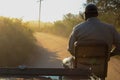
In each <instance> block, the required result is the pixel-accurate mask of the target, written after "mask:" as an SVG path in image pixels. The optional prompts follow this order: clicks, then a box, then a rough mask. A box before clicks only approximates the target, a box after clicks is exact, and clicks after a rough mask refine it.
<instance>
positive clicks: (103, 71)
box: [75, 42, 109, 78]
mask: <svg viewBox="0 0 120 80" xmlns="http://www.w3.org/2000/svg"><path fill="white" fill-rule="evenodd" d="M108 55H109V53H108V46H107V44H105V43H83V42H81V43H79V44H77V45H76V46H75V68H80V67H81V66H82V67H90V68H91V70H92V73H94V74H95V75H96V76H98V77H101V78H102V77H106V76H107V65H108Z"/></svg>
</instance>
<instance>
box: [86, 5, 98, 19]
mask: <svg viewBox="0 0 120 80" xmlns="http://www.w3.org/2000/svg"><path fill="white" fill-rule="evenodd" d="M97 16H98V8H97V7H96V5H94V4H88V5H87V6H86V8H85V20H87V19H88V18H91V17H97Z"/></svg>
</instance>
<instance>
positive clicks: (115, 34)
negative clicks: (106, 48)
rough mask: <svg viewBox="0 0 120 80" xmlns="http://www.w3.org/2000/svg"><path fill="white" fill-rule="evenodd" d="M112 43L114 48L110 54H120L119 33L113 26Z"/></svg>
mask: <svg viewBox="0 0 120 80" xmlns="http://www.w3.org/2000/svg"><path fill="white" fill-rule="evenodd" d="M113 38H114V40H113V44H114V45H115V49H114V50H113V51H112V52H111V54H110V56H115V55H120V34H119V33H118V32H117V31H116V30H115V28H113Z"/></svg>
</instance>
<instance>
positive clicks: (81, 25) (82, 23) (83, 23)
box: [74, 22, 86, 30]
mask: <svg viewBox="0 0 120 80" xmlns="http://www.w3.org/2000/svg"><path fill="white" fill-rule="evenodd" d="M85 23H86V22H81V23H79V24H77V25H76V26H75V27H74V29H75V30H77V29H79V28H81V27H83V26H84V25H85Z"/></svg>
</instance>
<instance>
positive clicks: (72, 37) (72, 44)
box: [68, 28, 76, 56]
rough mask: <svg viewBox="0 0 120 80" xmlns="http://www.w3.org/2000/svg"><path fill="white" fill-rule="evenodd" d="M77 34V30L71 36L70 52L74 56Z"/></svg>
mask: <svg viewBox="0 0 120 80" xmlns="http://www.w3.org/2000/svg"><path fill="white" fill-rule="evenodd" d="M75 36H76V32H75V28H73V31H72V33H71V35H70V39H69V43H68V51H69V52H70V53H71V54H72V55H73V56H74V43H75V42H76V37H75Z"/></svg>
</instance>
